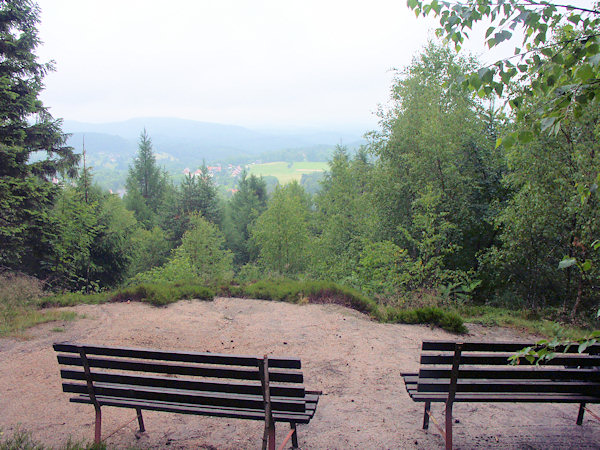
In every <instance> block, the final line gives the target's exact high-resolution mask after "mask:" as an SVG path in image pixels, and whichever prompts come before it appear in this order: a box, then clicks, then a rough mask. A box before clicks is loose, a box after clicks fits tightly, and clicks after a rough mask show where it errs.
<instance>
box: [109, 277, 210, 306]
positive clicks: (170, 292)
mask: <svg viewBox="0 0 600 450" xmlns="http://www.w3.org/2000/svg"><path fill="white" fill-rule="evenodd" d="M214 297H215V291H214V290H213V289H211V288H208V287H206V286H204V285H200V284H192V283H186V282H178V283H156V284H139V285H137V286H131V287H127V288H123V289H120V290H118V291H116V292H115V293H113V294H112V295H111V296H110V301H112V302H124V301H140V302H144V303H150V304H151V305H154V306H165V305H168V304H170V303H175V302H177V301H178V300H184V299H200V300H212V299H213V298H214Z"/></svg>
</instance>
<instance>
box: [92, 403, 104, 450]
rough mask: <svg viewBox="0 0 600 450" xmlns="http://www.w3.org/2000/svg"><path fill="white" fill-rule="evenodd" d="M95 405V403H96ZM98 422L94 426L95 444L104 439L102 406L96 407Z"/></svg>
mask: <svg viewBox="0 0 600 450" xmlns="http://www.w3.org/2000/svg"><path fill="white" fill-rule="evenodd" d="M94 406H95V405H94ZM95 410H96V423H95V426H94V444H99V443H100V441H102V411H101V410H100V407H99V406H98V407H96V408H95Z"/></svg>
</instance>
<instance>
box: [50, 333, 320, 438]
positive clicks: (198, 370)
mask: <svg viewBox="0 0 600 450" xmlns="http://www.w3.org/2000/svg"><path fill="white" fill-rule="evenodd" d="M54 350H56V352H58V355H57V357H58V362H59V364H60V365H61V370H60V374H61V377H62V378H63V383H62V387H63V391H64V392H67V393H70V394H76V395H75V396H73V397H71V398H70V401H71V402H75V403H89V404H92V405H94V408H95V410H96V422H95V439H94V440H95V442H96V443H99V442H100V441H101V427H102V415H101V407H102V406H116V407H122V408H132V409H135V410H136V412H137V419H138V424H139V428H140V432H144V431H145V428H144V421H143V418H142V410H152V411H165V412H173V413H182V414H198V415H206V416H216V417H230V418H239V419H252V420H261V421H264V422H265V433H264V436H263V448H264V447H265V446H266V445H267V443H268V446H269V449H274V448H275V422H287V423H289V424H290V427H291V430H290V432H289V434H288V435H287V437H286V439H285V442H284V443H283V444H282V446H281V448H283V446H284V445H285V444H286V443H287V441H288V440H289V439H290V438H291V439H292V444H293V446H294V448H297V447H298V437H297V432H296V424H306V423H308V422H309V421H310V419H311V418H312V417H313V415H314V414H315V410H316V407H317V403H318V401H319V395H320V394H321V392H317V391H306V390H305V389H304V386H303V375H302V372H301V371H300V368H301V364H300V360H299V359H298V358H267V356H264V357H262V358H261V357H256V356H241V355H225V354H216V353H194V352H181V351H161V350H150V349H137V348H117V347H100V346H91V345H78V344H74V343H68V342H62V343H56V344H54ZM232 380H235V381H232ZM133 420H135V418H134V419H133Z"/></svg>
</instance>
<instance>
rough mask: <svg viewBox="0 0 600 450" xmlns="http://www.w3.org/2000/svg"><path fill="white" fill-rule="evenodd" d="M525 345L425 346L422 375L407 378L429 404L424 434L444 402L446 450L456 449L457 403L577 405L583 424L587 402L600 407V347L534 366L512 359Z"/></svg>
mask: <svg viewBox="0 0 600 450" xmlns="http://www.w3.org/2000/svg"><path fill="white" fill-rule="evenodd" d="M529 346H535V344H532V343H523V342H503V343H502V342H500V343H498V342H495V343H491V342H447V341H442V342H440V341H433V342H427V341H424V342H423V346H422V353H421V359H420V363H421V368H420V370H419V372H418V373H404V374H402V376H403V378H404V383H405V385H406V389H407V391H408V394H409V395H410V397H411V398H412V399H413V400H414V401H416V402H424V403H425V414H424V417H423V429H427V428H428V427H429V419H430V416H431V403H432V402H442V403H445V412H446V416H445V422H446V427H445V430H442V429H441V428H440V431H441V432H442V434H443V435H444V437H445V441H446V448H447V449H451V448H452V406H453V404H454V403H456V402H514V403H516V402H530V403H541V402H544V403H578V404H579V405H580V407H579V415H578V417H577V424H578V425H581V423H582V420H583V414H584V411H585V405H586V403H600V371H599V370H598V368H599V366H600V357H599V356H597V353H598V352H600V347H599V346H598V345H595V346H592V347H589V348H588V350H587V351H588V353H586V354H580V353H578V351H577V346H572V347H570V348H564V347H562V348H557V349H556V357H555V358H553V359H551V360H549V361H545V362H543V364H540V365H535V364H531V363H529V362H528V361H527V360H525V359H522V360H521V361H520V364H518V365H513V364H511V362H510V360H509V358H510V357H511V356H512V355H514V354H516V353H517V352H518V351H520V350H522V349H523V348H525V347H529Z"/></svg>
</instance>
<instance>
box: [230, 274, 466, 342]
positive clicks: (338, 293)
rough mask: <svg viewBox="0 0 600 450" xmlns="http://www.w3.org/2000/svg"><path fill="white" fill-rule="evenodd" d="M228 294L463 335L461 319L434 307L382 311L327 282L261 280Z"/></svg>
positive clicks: (362, 297)
mask: <svg viewBox="0 0 600 450" xmlns="http://www.w3.org/2000/svg"><path fill="white" fill-rule="evenodd" d="M229 294H231V295H235V296H238V297H251V298H258V299H264V300H280V301H287V302H293V303H335V304H338V305H342V306H346V307H348V308H352V309H355V310H357V311H360V312H363V313H365V314H368V315H369V316H370V317H372V318H373V319H375V320H377V321H379V322H389V323H407V324H418V323H420V324H431V325H435V326H438V327H440V328H442V329H444V330H446V331H450V332H452V333H466V331H467V328H466V327H465V325H464V322H463V320H462V318H461V317H460V316H459V315H458V314H456V313H454V312H448V311H445V310H442V309H440V308H437V307H432V306H426V307H421V308H414V309H403V308H399V307H384V306H382V305H379V304H378V303H377V302H376V301H375V300H373V299H372V298H369V297H367V296H365V295H364V294H362V293H361V292H359V291H357V290H355V289H351V288H348V287H344V286H340V285H338V284H335V283H333V282H330V281H314V280H305V281H297V280H290V279H275V280H262V281H258V282H256V283H250V284H246V285H241V286H235V287H231V288H230V290H229Z"/></svg>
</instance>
